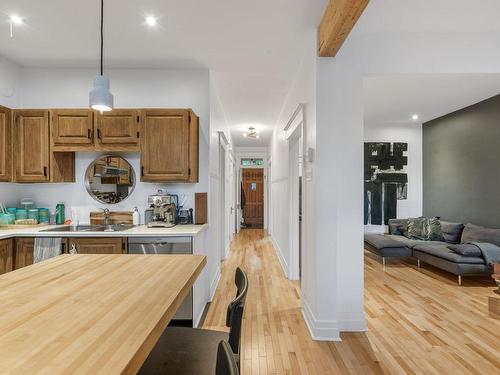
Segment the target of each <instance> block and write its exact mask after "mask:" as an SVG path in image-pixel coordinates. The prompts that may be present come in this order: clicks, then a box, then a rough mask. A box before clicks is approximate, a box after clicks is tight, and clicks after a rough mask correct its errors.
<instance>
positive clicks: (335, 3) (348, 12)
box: [318, 0, 370, 57]
mask: <svg viewBox="0 0 500 375" xmlns="http://www.w3.org/2000/svg"><path fill="white" fill-rule="evenodd" d="M369 1H370V0H330V3H329V4H328V6H327V7H326V10H325V13H324V14H323V19H322V20H321V24H320V26H319V46H318V48H319V56H321V57H335V56H336V55H337V52H338V51H339V50H340V47H342V44H344V42H345V40H346V39H347V37H348V36H349V33H350V32H351V30H352V29H353V27H354V25H355V24H356V22H357V21H358V19H359V17H360V16H361V14H362V13H363V11H364V10H365V8H366V6H367V5H368V2H369Z"/></svg>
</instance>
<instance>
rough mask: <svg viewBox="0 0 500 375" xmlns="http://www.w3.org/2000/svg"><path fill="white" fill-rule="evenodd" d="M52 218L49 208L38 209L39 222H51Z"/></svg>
mask: <svg viewBox="0 0 500 375" xmlns="http://www.w3.org/2000/svg"><path fill="white" fill-rule="evenodd" d="M49 220H50V212H49V209H48V208H39V209H38V222H39V223H47V224H48V223H49Z"/></svg>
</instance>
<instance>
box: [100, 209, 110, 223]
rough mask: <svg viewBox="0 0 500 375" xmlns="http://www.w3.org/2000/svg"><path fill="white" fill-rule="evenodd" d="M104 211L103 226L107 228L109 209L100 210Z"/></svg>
mask: <svg viewBox="0 0 500 375" xmlns="http://www.w3.org/2000/svg"><path fill="white" fill-rule="evenodd" d="M101 210H103V211H104V226H105V227H108V226H109V225H110V222H109V208H101Z"/></svg>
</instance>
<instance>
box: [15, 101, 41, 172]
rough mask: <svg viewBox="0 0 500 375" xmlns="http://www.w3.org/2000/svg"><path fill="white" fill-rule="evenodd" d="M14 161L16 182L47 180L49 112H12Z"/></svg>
mask: <svg viewBox="0 0 500 375" xmlns="http://www.w3.org/2000/svg"><path fill="white" fill-rule="evenodd" d="M13 156H14V158H13V159H14V162H15V180H16V181H17V182H49V181H50V176H49V166H50V151H49V112H48V111H38V110H21V111H15V112H14V155H13Z"/></svg>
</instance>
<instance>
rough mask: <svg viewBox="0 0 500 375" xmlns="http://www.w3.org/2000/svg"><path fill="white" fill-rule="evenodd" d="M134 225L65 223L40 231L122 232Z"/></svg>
mask: <svg viewBox="0 0 500 375" xmlns="http://www.w3.org/2000/svg"><path fill="white" fill-rule="evenodd" d="M133 227H134V225H132V224H111V225H65V226H63V227H57V228H50V229H43V230H41V231H40V232H122V231H124V230H127V229H130V228H133Z"/></svg>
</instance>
